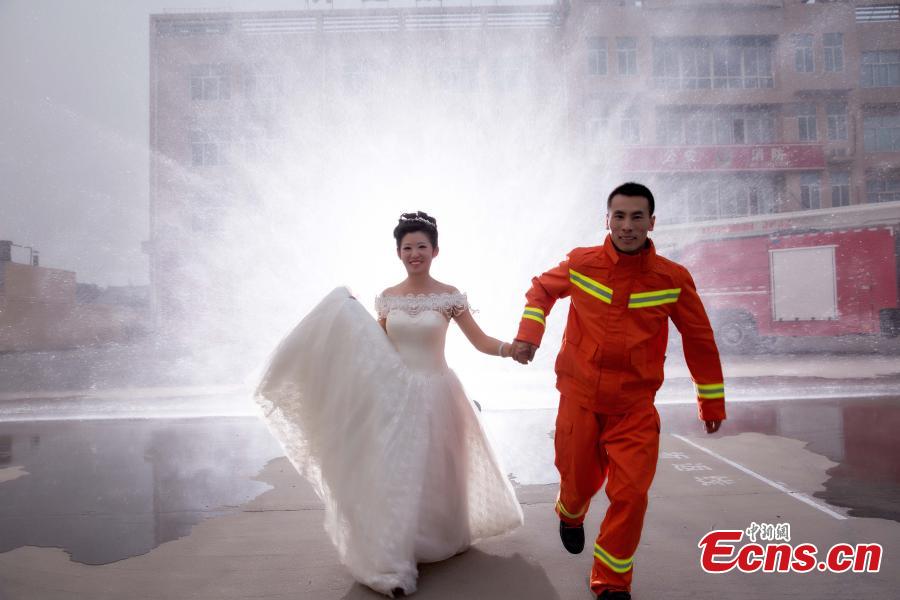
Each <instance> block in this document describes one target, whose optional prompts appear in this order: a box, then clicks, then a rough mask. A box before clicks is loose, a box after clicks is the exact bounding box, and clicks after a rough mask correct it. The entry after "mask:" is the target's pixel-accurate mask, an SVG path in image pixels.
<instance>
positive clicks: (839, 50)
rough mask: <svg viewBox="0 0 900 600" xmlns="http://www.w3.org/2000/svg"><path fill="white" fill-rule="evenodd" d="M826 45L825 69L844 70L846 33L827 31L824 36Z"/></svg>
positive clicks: (831, 70)
mask: <svg viewBox="0 0 900 600" xmlns="http://www.w3.org/2000/svg"><path fill="white" fill-rule="evenodd" d="M822 42H823V45H824V46H825V71H827V72H830V73H839V72H841V71H843V70H844V34H843V33H826V34H825V36H824V37H823V38H822Z"/></svg>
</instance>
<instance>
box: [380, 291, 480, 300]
mask: <svg viewBox="0 0 900 600" xmlns="http://www.w3.org/2000/svg"><path fill="white" fill-rule="evenodd" d="M465 295H466V293H465V292H429V293H427V294H412V293H410V294H378V296H376V298H401V299H412V300H416V299H419V298H433V297H440V296H465Z"/></svg>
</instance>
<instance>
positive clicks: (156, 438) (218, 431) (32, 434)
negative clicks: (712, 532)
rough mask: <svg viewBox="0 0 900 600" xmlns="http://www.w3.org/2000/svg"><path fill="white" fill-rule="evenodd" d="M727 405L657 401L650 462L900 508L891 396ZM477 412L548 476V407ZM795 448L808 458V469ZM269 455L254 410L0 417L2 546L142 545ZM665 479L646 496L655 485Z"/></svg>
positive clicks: (525, 476)
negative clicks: (714, 422) (723, 462)
mask: <svg viewBox="0 0 900 600" xmlns="http://www.w3.org/2000/svg"><path fill="white" fill-rule="evenodd" d="M728 410H729V418H728V420H727V421H726V423H725V425H724V426H723V429H722V431H721V432H720V433H718V434H716V435H714V436H705V435H702V436H701V435H700V424H699V422H698V421H697V420H696V413H695V409H694V408H693V407H692V406H691V405H688V404H661V405H660V406H659V411H660V415H661V418H662V423H663V434H664V435H663V447H664V448H665V447H667V446H673V445H674V446H675V447H680V448H682V450H683V451H675V452H674V454H666V453H663V454H662V455H661V457H660V471H663V470H665V467H666V464H667V461H668V462H671V457H672V456H675V457H676V458H677V457H678V456H682V455H683V456H684V457H687V456H689V455H688V454H686V452H687V451H690V452H691V456H692V457H693V458H691V460H692V461H694V462H690V461H689V462H686V463H684V464H687V465H689V468H690V469H694V468H696V469H698V470H702V471H703V472H701V473H700V475H703V476H707V475H708V476H713V475H712V474H711V473H710V474H707V473H706V471H707V470H709V471H711V470H712V467H708V468H706V467H704V468H701V467H698V466H697V465H698V464H700V463H699V462H696V461H698V460H699V459H700V458H703V459H704V460H705V462H706V463H708V464H712V463H715V462H716V460H715V459H714V458H712V459H711V458H710V456H709V455H706V454H704V452H705V451H704V450H698V447H699V448H706V449H710V448H716V447H719V448H724V449H725V450H724V451H723V452H725V454H726V455H727V456H728V458H729V460H732V461H734V460H737V461H738V462H739V463H740V464H742V465H753V466H751V467H749V469H750V470H752V471H753V472H755V473H761V474H762V476H764V477H766V478H780V479H779V480H785V481H786V483H784V484H783V485H785V486H787V487H791V486H794V487H796V486H800V487H802V486H803V485H808V486H813V487H816V489H815V490H812V493H811V494H810V497H811V498H813V499H814V500H815V502H816V503H818V504H820V505H821V506H824V507H830V508H831V509H832V510H833V511H834V512H836V513H837V514H840V515H848V516H850V517H865V518H875V519H886V520H892V521H900V437H898V436H897V435H896V431H897V430H898V429H900V396H895V397H879V398H874V399H866V398H862V399H860V398H852V399H819V400H803V399H793V400H789V401H768V402H736V403H732V404H731V405H730V406H729V409H728ZM482 417H483V422H484V424H485V427H486V429H487V431H488V433H489V435H490V437H491V439H492V442H493V444H494V446H495V449H496V451H497V453H498V454H499V457H500V460H501V462H502V464H503V465H504V466H505V467H506V468H507V470H508V471H509V476H510V478H511V479H512V480H513V482H514V483H515V484H516V486H517V490H518V492H519V495H520V499H521V497H528V496H529V495H531V494H534V493H537V492H535V490H540V491H542V490H545V489H550V488H553V489H555V485H553V484H555V483H556V482H557V481H558V479H557V475H556V471H555V469H554V467H553V464H552V460H553V450H552V443H553V442H552V436H553V420H554V412H553V411H552V410H544V409H541V410H517V411H487V412H485V413H483V415H482ZM685 440H694V441H693V442H685ZM686 443H688V444H698V445H699V446H698V447H689V446H686V445H685V444H686ZM714 454H715V455H717V454H718V453H714ZM801 454H802V455H803V456H807V457H808V456H815V457H817V460H819V459H821V460H820V462H819V463H817V464H818V465H819V466H817V467H816V469H813V470H810V469H809V468H808V464H807V463H804V462H803V461H802V460H799V459H798V456H799V455H801ZM281 456H282V452H281V450H280V448H279V446H278V444H277V443H276V442H275V440H274V439H273V438H272V437H271V436H270V435H269V433H268V430H267V429H266V428H265V426H264V424H263V423H262V422H261V421H260V420H258V419H257V418H255V417H253V416H248V417H209V418H178V419H156V418H151V419H117V418H107V419H91V420H65V421H49V420H47V421H33V422H30V421H23V420H18V421H12V422H5V423H3V422H0V507H2V508H0V556H2V553H5V552H9V551H12V550H14V549H17V548H22V547H41V548H48V547H49V548H60V549H62V550H64V551H65V552H66V553H67V554H68V555H69V556H70V557H71V560H72V561H74V562H77V563H82V564H86V565H101V564H108V563H112V562H116V561H121V560H124V559H128V558H130V557H134V556H138V555H142V554H145V553H148V552H150V551H151V550H153V549H154V548H156V547H157V546H159V545H161V544H165V543H166V542H170V541H173V540H177V539H179V538H183V537H186V536H190V535H191V531H192V529H193V528H194V527H195V526H196V525H197V524H199V523H200V522H202V521H203V520H206V519H216V518H221V517H224V516H227V515H232V514H235V513H239V512H241V511H242V510H244V508H242V507H243V506H245V505H246V504H247V503H249V502H251V501H252V500H254V499H255V498H257V497H259V496H260V495H262V494H264V493H265V492H267V491H269V490H271V488H272V486H271V485H269V484H267V483H264V482H263V481H260V479H259V476H260V474H261V473H262V472H264V471H265V470H266V468H267V465H271V464H273V462H275V461H277V460H282V461H283V458H281V459H279V457H281ZM685 460H687V458H685ZM794 463H796V464H798V465H803V468H802V469H799V470H800V471H803V472H800V473H796V474H794V475H793V477H794V481H790V480H788V479H786V475H785V468H786V466H790V465H792V464H794ZM674 464H676V465H677V464H681V463H678V462H676V463H674ZM690 465H693V466H690ZM678 468H685V467H678ZM676 470H677V468H676ZM787 471H788V472H789V471H790V469H787ZM776 476H777V477H776ZM807 480H809V481H807ZM664 482H665V479H664V478H662V479H660V478H658V481H657V482H656V484H655V485H654V489H653V494H654V495H656V496H665V495H666V493H667V491H666V490H665V488H664V486H665V483H664ZM301 484H302V483H301ZM294 485H297V482H295V484H294ZM717 485H719V484H717ZM728 485H730V484H725V483H722V484H721V485H720V487H722V490H723V492H726V491H730V490H726V489H725V487H726V486H728ZM308 500H309V499H308ZM309 501H311V502H312V503H313V504H315V500H314V499H312V500H309Z"/></svg>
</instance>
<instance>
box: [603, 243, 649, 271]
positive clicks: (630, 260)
mask: <svg viewBox="0 0 900 600" xmlns="http://www.w3.org/2000/svg"><path fill="white" fill-rule="evenodd" d="M603 250H604V252H606V256H608V257H609V259H610V260H611V261H612V263H613V264H614V265H621V266H623V267H627V268H635V267H640V269H641V271H649V270H650V267H652V266H653V263H654V262H655V261H656V247H655V246H654V245H653V240H651V239H650V238H647V243H646V244H645V245H644V249H643V250H641V251H640V252H638V253H637V254H622V253H621V252H619V251H618V250H616V247H615V245H613V242H612V236H611V235H609V234H607V235H606V240H604V242H603Z"/></svg>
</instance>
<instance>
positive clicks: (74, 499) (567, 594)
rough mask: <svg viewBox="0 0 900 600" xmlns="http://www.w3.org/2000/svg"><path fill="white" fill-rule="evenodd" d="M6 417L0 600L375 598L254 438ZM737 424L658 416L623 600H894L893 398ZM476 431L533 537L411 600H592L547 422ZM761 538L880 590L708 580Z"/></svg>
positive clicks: (729, 576)
mask: <svg viewBox="0 0 900 600" xmlns="http://www.w3.org/2000/svg"><path fill="white" fill-rule="evenodd" d="M801 385H803V384H801ZM147 401H152V399H149V400H147ZM3 404H4V408H5V410H6V413H0V599H2V600H19V599H28V600H35V599H38V600H43V599H47V600H52V599H67V600H68V599H80V598H85V599H88V598H90V599H91V600H98V599H116V600H118V599H121V598H135V599H138V598H146V599H168V598H171V599H187V598H191V599H194V598H196V599H213V598H214V599H217V600H222V599H231V598H234V599H238V598H242V599H249V598H271V599H276V598H285V599H287V598H290V599H316V600H318V599H322V600H328V599H360V600H363V599H366V598H372V599H373V600H374V599H376V598H378V597H380V596H378V595H377V594H374V593H373V592H371V591H370V590H368V589H367V588H365V587H363V586H360V585H359V584H356V583H355V582H354V581H353V580H352V578H351V577H350V576H349V575H348V574H347V572H346V571H345V570H344V569H343V567H342V566H341V565H340V564H339V562H338V561H337V555H336V552H335V550H334V548H333V547H332V546H331V544H330V542H329V541H328V538H327V537H326V535H325V532H324V530H323V528H322V521H323V515H322V507H321V504H320V502H319V501H318V499H317V497H316V496H315V494H314V493H313V491H312V490H311V488H310V487H309V486H308V485H307V484H306V483H305V482H304V481H303V480H302V479H300V478H299V476H298V475H297V474H296V472H295V471H294V470H293V468H292V467H291V466H290V464H289V463H288V462H287V460H286V459H285V458H284V457H283V456H281V452H280V448H279V447H278V446H277V444H276V443H275V442H274V440H273V439H272V438H271V436H270V435H269V434H268V431H267V430H266V429H265V427H264V426H263V425H262V423H261V422H260V421H259V420H258V419H255V418H253V417H249V416H232V417H221V416H217V417H199V416H196V415H192V418H184V417H183V416H178V415H177V414H176V415H175V417H176V418H165V419H161V418H140V417H141V415H140V414H136V413H134V412H132V413H130V414H120V415H116V416H115V418H97V417H96V416H95V417H94V418H91V419H86V420H85V419H77V418H67V419H66V420H52V419H37V420H29V419H27V418H24V415H23V414H22V413H16V411H15V410H13V405H15V404H16V401H15V400H13V399H11V398H7V399H6V400H4V402H3ZM133 404H134V405H135V406H137V405H138V404H140V403H139V402H138V401H134V402H133ZM32 409H34V407H32ZM34 410H37V409H34ZM729 410H730V413H729V420H728V421H727V422H726V424H725V426H724V428H723V431H722V432H721V433H719V434H716V435H714V436H706V435H705V434H702V433H700V432H699V426H698V423H697V422H696V421H695V419H696V415H695V409H694V408H693V407H691V406H690V405H685V404H681V405H678V404H673V405H665V404H664V405H661V406H660V413H661V415H662V421H663V428H664V433H663V436H662V448H661V453H660V459H659V464H658V471H657V477H656V480H655V483H654V486H653V488H652V491H651V501H650V509H649V512H648V516H647V521H646V524H645V529H644V535H643V538H642V540H641V545H640V548H639V549H638V552H637V554H636V562H635V575H634V589H633V593H634V597H635V598H636V599H637V600H641V599H643V600H648V599H655V598H660V599H661V598H754V599H755V598H767V597H788V598H803V599H806V598H808V599H819V598H834V599H847V598H866V599H867V598H896V597H897V590H898V589H900V558H898V557H900V522H898V521H900V445H898V441H897V440H898V436H896V431H897V428H898V427H900V398H898V397H896V396H882V397H874V396H873V397H863V398H859V397H857V398H849V399H836V398H827V399H821V398H820V399H807V400H802V399H796V398H795V399H793V400H786V401H769V402H750V401H748V402H739V403H735V404H732V405H731V407H730V408H729ZM38 412H39V411H38ZM2 414H6V415H10V414H14V415H15V414H18V415H19V416H18V417H17V418H13V419H7V420H4V419H2ZM73 416H74V415H70V417H73ZM483 421H484V423H485V427H486V429H487V431H488V433H489V435H490V437H491V439H492V442H493V443H494V445H495V448H496V449H497V452H498V454H499V456H500V459H501V462H502V463H503V464H504V466H505V467H506V468H507V470H509V472H510V477H511V478H512V480H513V481H514V482H515V484H516V492H517V494H518V497H519V500H520V502H521V503H522V505H523V508H524V511H525V525H524V526H523V527H522V528H520V529H519V530H517V531H515V532H513V533H510V534H508V535H505V536H502V537H498V538H493V539H488V540H484V541H481V542H479V543H478V544H476V545H475V546H474V547H473V548H472V549H471V550H469V551H468V552H466V553H464V554H462V555H460V556H457V557H455V558H452V559H450V560H447V561H444V562H441V563H437V564H432V565H422V566H421V570H420V578H419V591H418V592H417V593H416V595H415V597H417V598H421V599H423V600H425V599H428V598H435V599H451V598H459V599H471V598H523V599H534V600H538V599H541V600H543V599H569V598H573V599H578V598H584V599H586V600H587V599H589V598H591V595H590V594H589V593H588V591H587V574H588V571H589V569H590V565H591V555H590V553H589V552H588V551H586V552H584V553H583V554H581V555H577V556H572V555H569V554H567V553H566V552H565V551H564V550H563V549H562V547H561V545H560V543H559V539H558V536H557V533H556V528H557V523H558V521H557V520H556V517H555V515H554V513H553V505H554V502H555V498H556V475H555V472H554V469H553V466H552V433H553V411H552V410H522V411H488V412H485V413H483ZM605 507H606V499H605V497H604V496H603V494H602V492H601V494H598V496H597V497H596V498H595V499H594V503H593V506H592V509H591V511H590V513H589V516H588V521H587V524H586V526H587V531H589V532H596V531H597V529H598V528H599V522H600V519H601V518H602V515H603V512H604V510H605ZM754 522H755V523H770V524H776V523H789V524H790V534H791V542H790V543H791V544H793V545H794V546H797V545H799V544H801V543H813V544H816V546H817V548H818V549H819V551H820V553H823V554H824V552H825V551H826V550H827V549H828V548H830V547H831V546H832V545H834V544H837V543H849V544H857V543H878V544H880V545H881V546H882V547H883V558H882V563H881V568H880V571H879V572H878V573H850V572H847V573H823V572H812V573H808V574H797V573H780V574H778V573H763V572H757V573H741V572H738V571H732V572H729V573H726V574H707V573H704V572H703V570H702V569H701V568H700V565H699V556H700V550H699V548H698V546H697V543H698V540H700V538H701V537H703V536H704V535H705V534H706V533H708V532H710V531H712V530H716V529H735V530H743V529H746V528H747V527H749V526H750V525H751V523H754Z"/></svg>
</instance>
